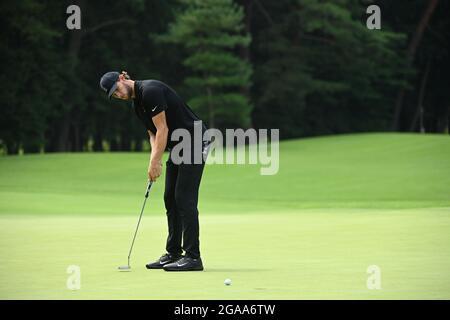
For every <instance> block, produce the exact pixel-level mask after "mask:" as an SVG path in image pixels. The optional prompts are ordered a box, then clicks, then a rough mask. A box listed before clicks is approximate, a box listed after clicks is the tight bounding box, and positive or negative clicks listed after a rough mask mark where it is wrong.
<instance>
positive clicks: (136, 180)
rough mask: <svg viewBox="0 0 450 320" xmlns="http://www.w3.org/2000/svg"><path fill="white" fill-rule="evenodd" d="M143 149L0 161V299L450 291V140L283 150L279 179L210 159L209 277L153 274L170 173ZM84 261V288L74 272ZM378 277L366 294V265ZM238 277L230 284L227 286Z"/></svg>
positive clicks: (311, 144) (203, 217) (390, 295)
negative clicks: (156, 175)
mask: <svg viewBox="0 0 450 320" xmlns="http://www.w3.org/2000/svg"><path fill="white" fill-rule="evenodd" d="M148 159H149V155H148V154H147V153H84V154H50V155H47V154H46V155H29V156H28V155H27V156H15V157H2V158H0V256H1V257H2V263H1V264H0V298H1V299H20V298H26V299H91V298H92V299H110V298H112V299H347V298H348V299H366V298H367V299H417V298H421V299H422V298H423V299H450V275H449V272H448V270H450V250H449V249H448V248H449V245H450V233H449V232H450V192H449V187H448V186H449V185H450V139H449V137H448V136H439V135H414V134H360V135H341V136H331V137H323V138H312V139H302V140H292V141H286V142H282V143H281V144H280V168H279V172H278V174H277V175H274V176H261V175H259V169H260V166H258V165H212V166H207V167H206V169H205V173H204V179H203V181H202V186H201V190H200V208H199V209H200V232H201V238H200V243H201V250H202V255H203V261H204V266H205V271H204V272H195V273H168V272H164V271H162V270H146V269H145V267H144V266H145V263H146V262H148V261H150V260H152V259H156V258H158V257H159V256H160V255H161V254H162V253H164V245H165V238H166V235H167V225H166V220H165V212H164V206H163V200H162V195H163V185H164V184H163V178H164V177H161V180H160V181H158V182H157V183H156V184H155V185H154V186H153V188H152V191H151V194H150V198H149V200H148V202H147V206H146V210H145V213H144V217H143V220H142V224H141V229H140V230H139V234H138V237H137V240H136V244H135V248H134V252H133V257H132V262H131V264H132V271H131V272H119V271H118V269H117V267H118V266H120V265H126V262H127V254H128V249H129V245H130V242H131V239H132V235H133V232H134V228H135V226H136V223H137V219H138V215H139V211H140V208H141V205H142V201H143V195H144V191H145V187H146V169H147V165H148ZM71 265H75V266H79V267H80V271H81V277H80V280H81V281H80V284H81V287H80V289H79V290H69V289H68V288H67V281H68V278H70V277H71V274H68V273H67V268H68V267H69V266H71ZM371 265H376V266H378V267H379V269H380V271H381V278H380V279H381V289H379V290H369V289H368V287H367V280H368V278H369V277H370V276H371V275H370V274H368V273H367V269H368V267H369V266H371ZM226 278H230V279H231V280H232V285H231V286H225V285H224V283H223V282H224V280H225V279H226Z"/></svg>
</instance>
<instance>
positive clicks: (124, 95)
mask: <svg viewBox="0 0 450 320" xmlns="http://www.w3.org/2000/svg"><path fill="white" fill-rule="evenodd" d="M131 93H132V92H131V87H130V86H128V85H127V84H126V83H125V82H123V81H122V80H121V79H119V80H118V81H117V89H116V91H114V93H113V94H112V96H113V97H114V98H116V99H121V100H129V99H130V98H131Z"/></svg>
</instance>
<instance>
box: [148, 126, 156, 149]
mask: <svg viewBox="0 0 450 320" xmlns="http://www.w3.org/2000/svg"><path fill="white" fill-rule="evenodd" d="M147 132H148V138H149V141H150V146H151V147H152V150H153V146H154V145H155V135H154V134H153V132H151V131H150V130H147Z"/></svg>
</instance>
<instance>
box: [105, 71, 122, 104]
mask: <svg viewBox="0 0 450 320" xmlns="http://www.w3.org/2000/svg"><path fill="white" fill-rule="evenodd" d="M119 75H120V73H119V72H116V71H110V72H107V73H105V74H104V75H103V76H102V78H101V79H100V88H102V89H103V90H104V91H105V92H106V93H107V94H108V98H110V99H111V95H112V94H113V93H114V91H116V89H117V80H119Z"/></svg>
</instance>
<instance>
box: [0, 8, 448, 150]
mask: <svg viewBox="0 0 450 320" xmlns="http://www.w3.org/2000/svg"><path fill="white" fill-rule="evenodd" d="M73 4H75V5H77V6H78V7H79V8H80V10H81V29H75V30H69V29H68V28H67V27H66V20H67V18H68V16H69V14H68V13H67V12H66V10H67V7H68V6H69V5H73ZM370 4H376V5H378V6H379V8H380V10H381V11H380V12H381V29H379V30H369V29H368V28H367V27H366V19H367V18H368V14H367V13H366V8H367V7H368V6H369V5H370ZM0 8H1V12H2V19H3V27H2V28H1V29H0V33H1V38H2V41H1V42H0V46H1V50H0V55H1V60H2V61H3V68H2V72H1V73H0V77H1V80H2V81H1V82H2V84H3V85H2V86H0V90H1V97H2V103H1V109H2V114H1V117H0V119H1V120H0V145H1V150H2V153H4V154H17V153H20V152H24V153H37V152H71V151H105V150H111V151H117V150H121V151H131V150H134V151H139V150H143V148H147V147H148V144H147V143H146V139H147V135H146V134H147V133H146V131H145V129H144V128H143V127H142V125H141V124H140V123H139V122H138V120H137V119H136V118H135V116H134V114H133V110H132V108H131V105H130V103H126V102H120V101H109V100H108V99H107V98H106V97H105V95H104V93H103V92H102V91H101V90H100V89H99V84H98V83H99V79H100V76H101V75H102V74H103V73H104V72H106V71H111V70H117V71H122V70H126V71H127V72H128V73H129V74H130V76H131V77H132V79H159V80H162V81H164V82H166V83H168V84H169V85H170V86H171V87H173V88H175V89H176V90H177V91H178V92H179V93H180V95H181V96H182V97H183V98H184V99H185V100H186V101H187V102H188V104H189V105H190V106H191V108H192V109H194V111H195V112H196V113H198V114H199V115H200V117H201V118H202V119H203V120H205V121H206V122H207V124H208V125H209V126H210V127H215V128H219V129H225V128H232V127H241V128H250V127H252V128H256V129H258V128H278V129H280V137H281V139H289V138H296V137H307V136H316V135H327V134H338V133H350V132H368V131H408V132H421V131H422V132H436V133H447V134H448V127H449V118H450V90H448V89H449V83H450V81H449V77H450V75H449V72H448V71H449V64H450V59H449V43H450V41H449V40H450V39H449V35H450V20H449V19H447V13H448V12H449V9H450V4H449V2H448V1H439V0H427V1H425V0H399V1H388V0H384V1H363V0H336V1H323V0H277V1H269V0H167V1H163V0H128V1H113V2H111V1H105V0H97V1H87V0H77V1H70V2H69V1H44V0H27V1H13V2H2V4H0Z"/></svg>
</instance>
